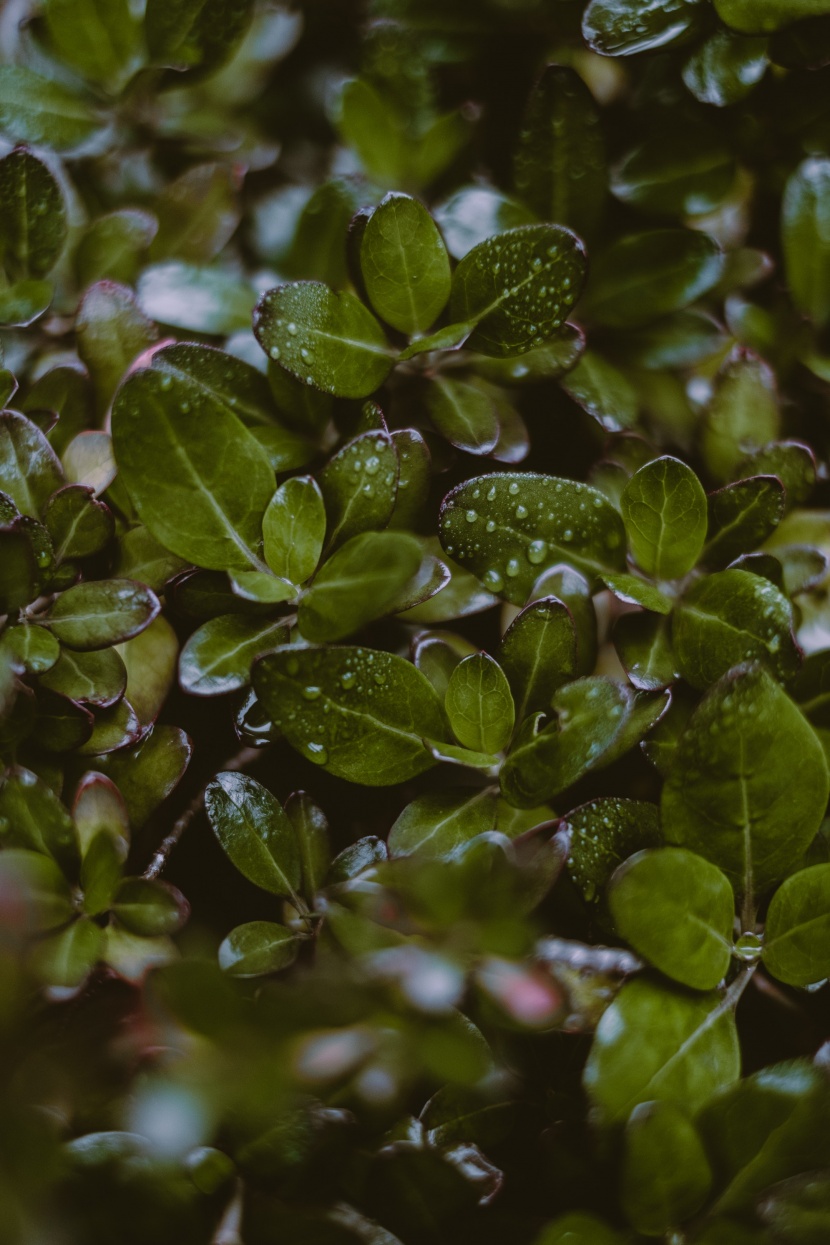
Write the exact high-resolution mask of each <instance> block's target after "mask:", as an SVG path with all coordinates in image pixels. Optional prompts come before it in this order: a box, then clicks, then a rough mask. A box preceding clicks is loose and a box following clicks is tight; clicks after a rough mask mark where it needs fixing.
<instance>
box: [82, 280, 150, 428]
mask: <svg viewBox="0 0 830 1245" xmlns="http://www.w3.org/2000/svg"><path fill="white" fill-rule="evenodd" d="M75 330H76V332H77V334H78V354H79V355H80V356H81V359H82V360H83V361H84V363H85V364H86V365H87V367H88V368H89V373H90V376H91V377H92V384H93V388H94V390H95V398H96V405H97V408H98V412H99V414H100V415H101V416H103V415H105V414H106V412H107V411H108V410H109V406H110V403H111V402H112V399H113V396H114V394H115V391H116V389H117V388H118V385H119V383H120V381H121V379H122V377H123V376H124V374H125V373H126V371H127V369H128V368H129V366H130V364H131V363H133V362H134V360H135V359H137V358H138V356H139V355H140V354H143V353H144V351H145V350H147V348H148V347H149V346H152V344H153V342H154V341H155V340H156V338H157V336H158V333H157V330H156V326H155V325H154V324H153V323H152V322H151V321H150V320H148V319H147V317H146V316H145V315H144V312H143V311H142V310H141V308H140V307H139V306H138V304H137V303H136V301H135V297H134V295H133V292H132V290H130V289H128V288H127V286H125V285H118V284H117V283H116V282H115V281H98V282H97V283H96V284H95V285H93V286H90V288H89V289H88V290H87V291H86V293H85V294H84V296H83V299H82V300H81V305H80V307H79V308H78V315H77V319H76V321H75Z"/></svg>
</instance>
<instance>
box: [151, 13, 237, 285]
mask: <svg viewBox="0 0 830 1245" xmlns="http://www.w3.org/2000/svg"><path fill="white" fill-rule="evenodd" d="M211 2H212V0H211ZM239 183H240V175H239V170H238V169H236V168H234V166H233V164H231V163H230V162H226V161H224V160H222V161H218V162H217V163H215V164H197V165H194V166H193V167H192V168H189V169H188V170H187V172H186V173H182V174H181V176H180V177H177V178H176V180H175V181H172V182H168V184H167V185H166V186H165V188H164V190H162V192H161V194H160V195H157V196H156V199H155V202H154V204H153V209H154V211H155V213H156V215H157V216H158V222H159V227H158V232H157V233H156V236H155V238H154V239H153V241H152V243H151V245H150V259H151V260H152V261H153V263H156V262H157V261H159V260H165V259H181V260H184V261H185V262H187V263H191V264H204V263H209V262H210V260H212V259H215V257H216V256H217V255H218V254H219V252H220V251H221V250H222V248H223V247H224V245H225V243H226V242H227V241H228V240H229V238H230V237H231V236H232V234H233V233H234V231H235V230H236V227H237V225H238V224H239V219H240V211H239V203H238V190H239Z"/></svg>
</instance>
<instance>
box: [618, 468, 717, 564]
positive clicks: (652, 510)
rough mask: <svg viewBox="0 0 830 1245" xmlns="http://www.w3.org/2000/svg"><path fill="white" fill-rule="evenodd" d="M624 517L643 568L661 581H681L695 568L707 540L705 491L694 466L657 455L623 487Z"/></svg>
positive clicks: (634, 552) (634, 553) (633, 552)
mask: <svg viewBox="0 0 830 1245" xmlns="http://www.w3.org/2000/svg"><path fill="white" fill-rule="evenodd" d="M621 505H622V516H623V522H624V523H625V530H626V533H627V535H628V541H629V546H630V548H631V552H632V554H633V555H634V557H635V559H636V561H637V563H638V564H639V566H640V567H641V568H642V570H644V571H645V572H646V574H647V575H654V576H656V578H657V579H679V578H680V577H681V576H682V575H685V574H686V573H687V572H688V571H690V570H691V569H692V567H693V566H694V565H695V563H696V562H697V560H698V557H699V556H700V551H701V549H702V548H703V542H704V541H705V539H706V494H705V493H704V491H703V485H702V484H701V483H700V480H698V478H697V476H696V475H695V473H694V472H693V471H692V469H691V467H687V466H686V464H685V463H683V462H681V461H680V459H678V458H670V457H668V456H666V457H664V458H656V459H654V461H653V462H650V463H647V464H646V465H645V467H641V468H640V470H639V471H635V473H634V475H633V476H632V477H631V479H630V480H629V481H628V483H627V484H626V486H625V488H624V489H623V493H622V498H621Z"/></svg>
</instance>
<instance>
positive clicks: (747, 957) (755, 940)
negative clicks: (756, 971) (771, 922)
mask: <svg viewBox="0 0 830 1245" xmlns="http://www.w3.org/2000/svg"><path fill="white" fill-rule="evenodd" d="M763 949H764V943H763V939H762V938H761V936H760V934H755V933H744V934H741V936H740V938H739V939H738V940H737V942H736V943H735V946H734V947H733V948H732V954H733V955H734V956H735V959H737V960H743V962H744V963H745V964H754V963H755V962H756V961H757V960H759V959H760V958H761V952H762V951H763Z"/></svg>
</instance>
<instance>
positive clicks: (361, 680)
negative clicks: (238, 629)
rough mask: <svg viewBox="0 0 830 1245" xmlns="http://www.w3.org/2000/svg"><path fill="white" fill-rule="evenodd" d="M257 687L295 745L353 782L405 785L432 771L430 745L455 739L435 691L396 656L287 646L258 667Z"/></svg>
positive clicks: (276, 723)
mask: <svg viewBox="0 0 830 1245" xmlns="http://www.w3.org/2000/svg"><path fill="white" fill-rule="evenodd" d="M253 683H254V689H255V691H256V693H257V695H258V696H259V698H260V700H261V701H262V703H263V705H264V706H265V708H266V710H267V711H268V713H269V714H270V716H271V720H272V721H273V723H274V725H275V726H277V727H279V729H280V730H281V731H282V732H283V734H284V735H285V737H286V738H287V739H288V741H289V743H291V744H293V746H294V747H295V748H297V749H298V750H299V751H301V752H302V753H303V755H304V756H306V757H308V758H309V759H310V760H312V761H314V762H315V763H316V764H318V765H323V766H325V768H326V769H328V770H329V771H330V772H331V773H333V774H335V775H337V777H339V778H348V779H349V780H350V781H351V782H360V783H364V784H365V785H366V786H387V785H389V784H391V783H396V782H403V781H404V780H405V779H407V778H411V777H413V776H414V775H415V774H419V773H421V771H422V770H425V769H428V768H429V767H430V765H432V764H433V763H434V762H433V757H432V754H431V753H430V751H429V749H428V747H427V744H426V743H425V742H424V740H425V739H426V740H429V741H435V742H441V741H444V740H447V739H449V725H448V723H447V720H446V717H445V714H444V710H443V706H442V704H441V701H440V699H439V698H438V696H437V695H436V693H435V691H434V690H433V687H432V685H431V683H429V681H428V680H427V679H425V678H424V676H423V675H422V674H421V673H420V671H418V670H416V669H415V667H414V666H413V665H411V664H410V663H409V662H408V661H404V660H403V659H402V658H400V657H395V656H394V655H393V654H391V653H383V652H373V651H372V650H370V649H365V648H296V647H294V646H291V645H286V646H285V647H283V648H280V649H278V650H277V651H276V652H275V653H272V654H270V655H269V656H267V657H264V658H262V660H261V661H259V662H257V664H256V665H255V666H254V672H253Z"/></svg>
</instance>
